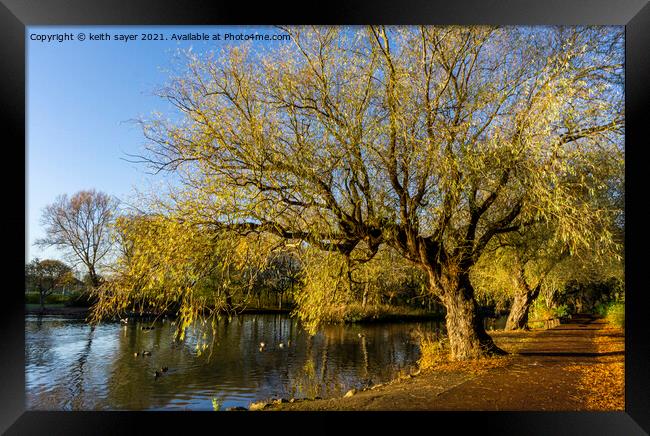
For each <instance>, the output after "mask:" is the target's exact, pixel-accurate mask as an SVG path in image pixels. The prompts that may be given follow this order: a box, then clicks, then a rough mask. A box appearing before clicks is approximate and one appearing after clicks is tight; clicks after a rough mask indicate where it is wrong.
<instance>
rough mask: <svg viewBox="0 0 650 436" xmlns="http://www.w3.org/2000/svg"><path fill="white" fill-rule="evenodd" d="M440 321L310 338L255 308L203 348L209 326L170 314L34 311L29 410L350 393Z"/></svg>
mask: <svg viewBox="0 0 650 436" xmlns="http://www.w3.org/2000/svg"><path fill="white" fill-rule="evenodd" d="M143 326H153V327H154V328H153V329H151V330H143V329H142V327H143ZM440 327H441V325H440V322H439V321H426V322H419V323H413V322H408V323H376V324H358V325H332V326H327V327H325V328H323V329H322V330H321V331H320V332H319V333H318V334H316V335H315V336H311V337H310V336H309V335H308V334H307V333H306V332H305V331H304V330H303V329H302V328H300V327H299V324H298V323H297V321H296V320H295V319H292V318H290V317H288V316H287V315H250V314H248V315H240V316H237V317H234V318H232V320H231V321H229V322H228V321H226V320H222V321H220V322H219V323H218V326H217V330H216V333H215V336H214V338H213V337H212V334H211V333H210V334H209V335H208V336H207V337H206V338H205V339H207V343H209V344H210V346H209V347H208V348H207V349H205V350H204V351H202V352H200V351H199V350H197V342H198V340H199V337H200V336H202V334H203V333H199V332H193V331H192V329H188V330H187V336H186V338H185V340H184V341H182V342H179V341H175V340H174V328H175V327H174V325H173V324H172V322H171V321H169V320H163V321H158V322H156V323H154V324H151V323H141V322H135V323H129V324H127V325H121V324H119V323H106V324H101V325H98V326H96V327H94V328H91V326H89V325H88V324H86V323H85V322H83V321H82V320H76V319H66V318H64V317H57V316H43V317H37V316H35V315H34V316H32V315H28V316H27V317H26V326H25V328H26V330H25V345H26V397H27V408H28V409H30V410H214V408H215V405H218V409H219V410H225V409H226V408H229V407H234V406H242V407H248V406H249V405H250V403H251V402H254V401H260V400H267V399H270V398H292V397H293V398H314V397H316V396H318V397H322V398H327V397H335V396H341V395H343V394H344V393H345V392H346V391H347V390H349V389H351V388H361V387H363V386H366V385H368V384H375V383H383V382H386V381H389V380H391V379H393V378H395V377H396V376H397V375H398V374H399V372H400V371H408V370H409V369H411V368H414V364H415V363H416V361H417V359H418V358H419V346H418V340H417V337H416V336H415V335H414V334H413V332H414V331H415V330H416V329H421V330H423V331H434V330H438V329H440ZM262 342H264V343H265V346H264V347H263V348H260V343H262ZM142 351H148V352H150V355H146V356H142ZM135 353H139V355H137V356H136V355H135ZM162 367H166V368H167V371H165V372H163V371H161V370H160V369H161V368H162ZM156 371H158V372H159V373H160V374H161V375H160V376H156V375H155V372H156Z"/></svg>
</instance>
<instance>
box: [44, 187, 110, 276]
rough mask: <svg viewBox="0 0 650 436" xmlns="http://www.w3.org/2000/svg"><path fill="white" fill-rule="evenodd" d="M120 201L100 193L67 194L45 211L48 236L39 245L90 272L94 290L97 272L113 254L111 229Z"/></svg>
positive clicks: (81, 192) (58, 198) (91, 191)
mask: <svg viewBox="0 0 650 436" xmlns="http://www.w3.org/2000/svg"><path fill="white" fill-rule="evenodd" d="M117 204H118V203H117V200H116V199H115V198H113V197H111V196H110V195H108V194H105V193H103V192H99V191H96V190H94V189H92V190H89V191H79V192H77V193H76V194H74V195H73V196H72V197H68V196H67V195H66V194H64V195H61V196H59V197H57V199H56V201H55V202H54V203H52V204H50V205H48V206H46V207H45V209H44V210H43V216H42V219H41V223H42V224H43V226H44V227H45V234H46V236H45V237H44V238H42V239H39V240H37V241H36V245H38V246H41V247H57V248H59V249H61V250H63V251H64V252H65V254H66V255H68V256H69V257H70V258H72V259H75V260H77V261H80V262H81V263H82V264H83V265H84V266H85V267H86V269H87V270H88V275H89V277H90V282H91V285H92V286H93V287H96V286H97V285H99V281H100V279H99V276H98V274H97V269H98V266H99V264H100V262H101V261H102V259H104V258H105V257H106V256H107V255H108V253H109V252H110V250H111V245H112V241H111V237H110V228H111V223H112V221H113V218H114V215H115V210H116V208H117Z"/></svg>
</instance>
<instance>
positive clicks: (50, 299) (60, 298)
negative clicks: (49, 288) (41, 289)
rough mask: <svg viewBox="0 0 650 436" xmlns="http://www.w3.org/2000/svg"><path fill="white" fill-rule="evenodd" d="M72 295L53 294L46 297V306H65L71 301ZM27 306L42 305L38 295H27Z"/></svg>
mask: <svg viewBox="0 0 650 436" xmlns="http://www.w3.org/2000/svg"><path fill="white" fill-rule="evenodd" d="M71 298H72V295H61V294H52V295H48V296H47V297H45V304H63V303H65V302H66V301H68V300H70V299H71ZM25 303H26V304H40V297H39V295H38V294H37V293H29V294H25Z"/></svg>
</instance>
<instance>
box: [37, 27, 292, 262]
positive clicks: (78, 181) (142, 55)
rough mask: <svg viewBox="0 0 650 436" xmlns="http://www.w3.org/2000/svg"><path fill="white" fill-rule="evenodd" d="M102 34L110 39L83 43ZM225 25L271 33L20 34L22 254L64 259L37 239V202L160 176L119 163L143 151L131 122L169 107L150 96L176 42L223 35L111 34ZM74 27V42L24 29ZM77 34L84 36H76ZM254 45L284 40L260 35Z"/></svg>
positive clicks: (199, 45)
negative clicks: (128, 37) (23, 53)
mask: <svg viewBox="0 0 650 436" xmlns="http://www.w3.org/2000/svg"><path fill="white" fill-rule="evenodd" d="M103 32H107V33H108V34H109V35H112V40H111V41H90V40H89V39H88V35H89V34H90V33H93V34H99V33H103ZM188 32H192V33H195V32H205V33H208V34H216V33H219V34H221V35H224V34H225V33H226V32H232V33H234V34H238V33H240V32H244V33H246V34H253V33H260V34H263V33H270V34H278V33H280V31H279V30H277V29H275V28H272V27H268V26H266V27H249V26H246V27H223V26H209V27H208V26H192V27H179V26H110V27H109V26H102V27H88V26H71V27H52V26H34V27H29V28H28V29H27V31H26V38H27V60H26V62H27V144H26V147H27V150H26V153H27V169H26V170H27V174H26V177H27V180H26V183H27V222H26V226H27V229H26V232H27V235H26V245H27V247H26V248H27V253H26V256H27V259H26V261H29V260H31V259H32V258H34V257H40V258H46V257H51V258H59V259H60V258H61V256H60V255H59V253H57V251H55V250H54V249H46V250H43V249H41V248H38V247H35V246H34V241H35V240H36V239H38V238H40V237H42V236H43V229H42V227H41V225H40V218H41V213H42V209H43V208H44V207H45V206H46V205H47V204H49V203H52V202H53V201H54V200H55V198H56V197H57V196H58V195H60V194H64V193H67V194H73V193H75V192H77V191H79V190H82V189H90V188H95V189H97V190H101V191H104V192H106V193H109V194H112V195H115V196H117V197H118V198H120V199H122V200H124V199H128V197H129V195H130V194H131V193H132V192H133V188H134V187H140V188H142V187H143V186H146V185H147V184H150V183H159V181H160V180H161V177H153V176H149V175H147V174H146V172H145V170H146V168H144V167H143V166H142V165H136V164H132V163H129V162H127V161H125V160H124V159H125V158H127V156H126V154H127V153H131V154H134V153H138V152H139V151H141V150H142V146H143V143H144V138H143V136H142V133H141V131H140V129H139V128H138V127H137V126H136V125H135V124H133V123H130V122H129V120H132V119H135V118H138V117H141V116H143V117H146V116H148V115H149V114H151V113H152V112H153V111H160V112H163V113H165V112H167V111H168V110H169V106H168V105H166V103H165V101H163V100H161V99H160V98H158V97H155V96H153V91H154V89H155V88H157V87H159V86H161V85H164V84H165V82H166V80H167V78H168V77H169V72H168V71H169V69H170V68H171V67H172V66H173V61H172V59H173V56H174V53H175V52H176V51H177V50H178V49H187V48H190V47H192V50H193V51H196V52H203V51H209V50H212V49H218V48H220V47H221V46H223V45H225V44H238V43H240V42H226V41H172V40H167V41H141V40H139V39H140V38H139V36H138V40H137V41H127V42H123V41H115V40H114V35H116V34H138V35H140V34H141V33H154V34H155V33H163V35H165V37H167V38H170V37H171V34H172V33H188ZM61 33H72V34H73V35H75V40H73V41H63V42H58V41H56V40H55V39H52V40H51V41H50V42H47V41H44V42H41V41H35V40H32V38H31V37H30V35H56V34H61ZM79 33H84V34H85V35H86V40H85V41H83V42H82V41H78V40H77V37H76V35H78V34H79ZM252 44H260V45H265V44H286V42H271V43H269V42H259V41H255V42H253V43H252Z"/></svg>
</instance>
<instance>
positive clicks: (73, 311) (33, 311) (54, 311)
mask: <svg viewBox="0 0 650 436" xmlns="http://www.w3.org/2000/svg"><path fill="white" fill-rule="evenodd" d="M90 309H91V308H90V307H67V306H63V305H57V306H55V307H52V306H50V307H48V305H46V306H45V311H41V308H40V306H39V305H33V304H25V315H43V316H48V315H50V316H70V317H73V318H80V317H83V318H85V317H86V316H87V315H88V314H89V312H90ZM292 310H293V309H277V308H275V309H274V308H260V309H258V308H246V309H243V310H241V311H240V312H238V313H237V314H236V315H290V314H291V311H292ZM236 315H235V316H236ZM126 316H127V317H128V318H135V319H149V318H152V317H155V315H152V314H143V315H140V314H135V313H131V314H128V315H126ZM160 316H165V317H168V318H175V316H174V315H172V314H165V315H160ZM429 320H440V321H443V320H444V315H441V314H438V313H430V314H428V313H425V314H422V313H418V314H408V313H407V314H404V313H402V314H398V313H395V314H385V315H381V316H372V315H369V316H367V317H363V318H360V319H358V320H354V321H351V320H345V321H343V322H341V323H340V324H346V325H347V324H374V323H382V322H417V321H429Z"/></svg>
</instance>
